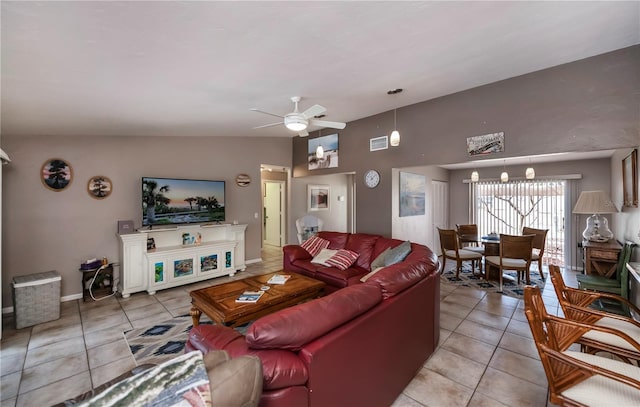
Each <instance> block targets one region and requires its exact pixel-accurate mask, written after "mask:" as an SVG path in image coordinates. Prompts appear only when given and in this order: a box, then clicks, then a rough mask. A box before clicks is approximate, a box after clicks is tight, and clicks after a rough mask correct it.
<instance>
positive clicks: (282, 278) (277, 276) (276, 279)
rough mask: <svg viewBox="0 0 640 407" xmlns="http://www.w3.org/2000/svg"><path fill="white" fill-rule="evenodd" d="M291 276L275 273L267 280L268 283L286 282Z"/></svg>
mask: <svg viewBox="0 0 640 407" xmlns="http://www.w3.org/2000/svg"><path fill="white" fill-rule="evenodd" d="M290 278H291V276H290V275H288V274H274V275H273V276H272V277H271V278H270V279H269V281H267V284H284V283H286V282H287V280H288V279H290Z"/></svg>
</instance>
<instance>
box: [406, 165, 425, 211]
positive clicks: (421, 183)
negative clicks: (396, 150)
mask: <svg viewBox="0 0 640 407" xmlns="http://www.w3.org/2000/svg"><path fill="white" fill-rule="evenodd" d="M425 185H426V178H425V176H424V175H420V174H412V173H410V172H400V217H404V216H418V215H424V214H425Z"/></svg>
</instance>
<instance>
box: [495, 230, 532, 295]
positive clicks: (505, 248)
mask: <svg viewBox="0 0 640 407" xmlns="http://www.w3.org/2000/svg"><path fill="white" fill-rule="evenodd" d="M534 237H535V236H534V235H524V236H514V235H504V234H500V255H499V256H485V258H484V261H485V268H486V269H488V268H489V266H490V265H491V266H494V267H497V268H498V269H499V273H498V274H499V276H500V291H502V279H503V276H502V273H503V271H504V270H515V271H516V273H517V275H518V284H520V273H519V272H520V271H523V272H525V275H526V281H527V284H531V277H530V275H529V267H530V266H531V252H532V250H533V238H534ZM485 275H486V276H487V279H488V278H489V273H485Z"/></svg>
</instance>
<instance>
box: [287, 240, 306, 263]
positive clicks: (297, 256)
mask: <svg viewBox="0 0 640 407" xmlns="http://www.w3.org/2000/svg"><path fill="white" fill-rule="evenodd" d="M282 255H283V257H284V261H285V262H287V261H288V262H289V263H293V262H294V261H296V260H307V259H311V258H313V256H311V255H310V254H309V252H308V251H306V250H305V249H303V248H302V246H299V245H294V244H292V245H288V246H284V247H283V248H282Z"/></svg>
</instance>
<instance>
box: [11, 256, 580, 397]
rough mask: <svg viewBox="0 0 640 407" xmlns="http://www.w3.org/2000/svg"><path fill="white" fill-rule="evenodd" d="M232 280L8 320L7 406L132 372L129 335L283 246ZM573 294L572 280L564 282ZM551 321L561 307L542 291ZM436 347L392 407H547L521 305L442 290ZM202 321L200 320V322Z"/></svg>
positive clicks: (267, 267) (184, 308)
mask: <svg viewBox="0 0 640 407" xmlns="http://www.w3.org/2000/svg"><path fill="white" fill-rule="evenodd" d="M262 258H263V262H262V263H257V264H251V265H249V266H248V267H247V269H246V270H245V271H243V272H240V273H238V274H236V276H234V277H233V278H229V277H223V278H218V279H214V280H210V281H207V282H201V283H196V284H192V285H189V286H183V287H178V288H174V289H169V290H164V291H159V292H158V293H157V294H156V295H154V296H150V295H148V294H146V293H138V294H134V295H131V296H130V297H129V298H127V299H123V298H116V297H112V298H109V299H106V300H103V301H98V302H87V303H84V302H82V300H76V301H69V302H65V303H63V304H62V307H61V318H60V319H59V320H56V321H51V322H47V323H44V324H39V325H36V326H34V327H30V328H24V329H20V330H16V329H14V328H13V318H12V316H11V315H3V318H2V324H3V338H2V342H1V344H0V357H1V359H0V368H1V375H2V377H1V382H0V384H1V387H0V395H1V399H2V400H1V407H5V406H35V405H51V404H54V403H57V402H60V401H63V400H65V399H67V398H70V397H73V396H75V395H77V394H80V393H82V392H84V391H86V390H89V389H90V388H91V387H92V386H98V385H100V384H101V383H104V382H105V381H108V380H110V379H111V378H113V377H115V376H118V375H119V374H120V373H122V372H124V371H125V370H127V369H130V368H132V367H133V366H135V362H134V360H133V357H132V356H131V354H130V352H129V350H128V348H127V344H126V341H125V340H124V336H123V334H122V332H123V331H125V330H129V329H133V328H138V327H141V326H147V325H149V324H150V323H153V322H158V321H162V320H165V319H169V318H171V317H173V316H177V315H182V314H185V313H188V311H189V308H190V297H189V295H188V292H189V291H190V290H193V289H196V288H201V287H206V286H209V285H213V284H220V283H223V282H226V281H230V280H231V279H238V278H245V277H248V276H250V275H257V274H264V273H267V272H271V271H276V270H280V269H281V268H282V252H281V248H279V247H266V248H265V250H263V253H262ZM565 281H566V282H567V285H572V286H576V282H575V273H571V272H569V273H566V275H565ZM543 296H544V299H545V303H546V304H547V307H548V309H549V312H551V313H557V312H558V301H557V299H556V296H555V293H554V292H553V287H552V286H551V282H550V281H549V282H548V283H547V285H546V287H545V289H544V292H543ZM440 298H441V330H440V333H441V335H440V345H439V347H438V349H437V350H436V352H435V353H434V354H433V356H432V357H431V358H430V359H429V360H428V361H427V362H426V363H425V365H424V367H423V368H422V370H421V371H420V372H419V373H418V374H417V375H416V377H415V378H414V379H413V381H412V382H411V383H410V384H409V385H408V386H407V388H406V389H405V390H404V392H403V394H402V395H400V397H399V398H398V399H397V400H396V402H395V403H394V404H393V407H420V406H434V407H435V406H502V405H504V406H545V405H547V384H546V377H545V375H544V371H543V369H542V365H541V363H540V361H539V358H538V354H537V351H536V349H535V346H534V344H533V340H532V339H531V333H530V332H529V326H528V324H527V322H526V318H525V316H524V313H523V303H522V301H519V300H517V299H514V298H511V297H506V296H503V295H500V294H487V293H485V292H484V291H479V290H475V289H469V288H464V287H458V288H456V287H455V286H451V285H442V289H441V293H440ZM203 317H204V316H203Z"/></svg>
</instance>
